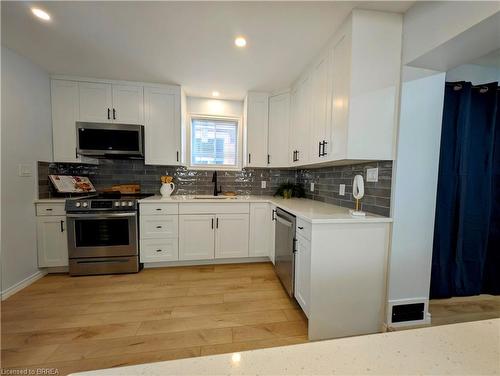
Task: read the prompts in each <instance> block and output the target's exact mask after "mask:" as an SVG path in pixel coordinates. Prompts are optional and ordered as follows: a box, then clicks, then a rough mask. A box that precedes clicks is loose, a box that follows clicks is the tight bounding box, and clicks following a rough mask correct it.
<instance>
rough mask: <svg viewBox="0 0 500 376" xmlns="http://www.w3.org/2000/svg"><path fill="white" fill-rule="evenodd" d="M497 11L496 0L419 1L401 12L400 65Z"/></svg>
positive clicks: (499, 7) (498, 7) (497, 4)
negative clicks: (401, 51) (401, 39)
mask: <svg viewBox="0 0 500 376" xmlns="http://www.w3.org/2000/svg"><path fill="white" fill-rule="evenodd" d="M498 11H500V3H499V2H497V1H489V2H488V1H463V2H457V1H448V2H447V1H435V2H430V1H422V2H416V4H415V5H414V6H412V7H411V8H410V9H408V11H407V12H406V13H405V15H404V23H403V64H408V63H410V62H411V61H413V60H415V59H417V58H418V57H420V56H422V55H424V54H426V53H427V52H429V51H431V50H433V49H434V48H436V47H438V46H440V45H442V44H444V43H445V42H447V41H449V40H450V39H452V38H455V37H456V36H457V35H459V34H461V33H463V32H464V31H466V30H468V29H470V28H471V27H472V26H474V25H476V24H478V23H480V22H481V21H483V20H485V19H487V18H488V17H490V16H492V15H494V14H495V13H497V12H498Z"/></svg>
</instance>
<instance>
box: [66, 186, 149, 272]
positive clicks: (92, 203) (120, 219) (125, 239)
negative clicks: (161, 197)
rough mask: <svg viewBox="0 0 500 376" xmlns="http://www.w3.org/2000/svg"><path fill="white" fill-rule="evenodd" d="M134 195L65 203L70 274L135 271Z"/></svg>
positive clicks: (85, 199) (135, 215) (136, 233)
mask: <svg viewBox="0 0 500 376" xmlns="http://www.w3.org/2000/svg"><path fill="white" fill-rule="evenodd" d="M138 198H140V197H138V196H120V195H119V194H118V195H112V196H110V195H108V194H104V195H96V196H91V197H85V198H79V199H68V200H66V218H67V224H68V252H69V273H70V274H71V275H92V274H114V273H136V272H138V271H139V247H138V214H137V199H138Z"/></svg>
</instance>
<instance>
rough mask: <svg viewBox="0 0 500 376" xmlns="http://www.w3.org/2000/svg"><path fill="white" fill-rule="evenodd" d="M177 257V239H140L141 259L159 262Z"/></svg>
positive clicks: (173, 259) (174, 259)
mask: <svg viewBox="0 0 500 376" xmlns="http://www.w3.org/2000/svg"><path fill="white" fill-rule="evenodd" d="M178 259H179V244H178V239H177V238H175V239H142V240H141V261H142V262H159V261H176V260H178Z"/></svg>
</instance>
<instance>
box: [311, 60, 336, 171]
mask: <svg viewBox="0 0 500 376" xmlns="http://www.w3.org/2000/svg"><path fill="white" fill-rule="evenodd" d="M329 56H330V54H327V55H325V56H324V58H323V59H321V60H320V61H319V63H318V64H317V65H316V66H315V67H314V69H313V72H312V89H311V92H312V96H311V98H312V101H311V110H312V111H311V112H312V114H311V116H312V123H311V139H310V140H311V142H310V144H309V145H310V146H309V147H310V149H309V155H310V159H309V161H310V162H313V163H315V162H321V161H322V159H324V157H325V156H324V153H323V143H324V142H328V140H327V139H326V128H327V124H328V123H329V121H330V119H329V118H330V111H329V101H330V97H331V95H330V90H329V87H330V85H329V82H330V80H329V76H330V74H329V73H330V72H329V71H330V69H329V68H330V67H329V62H330V59H329ZM326 146H328V144H326Z"/></svg>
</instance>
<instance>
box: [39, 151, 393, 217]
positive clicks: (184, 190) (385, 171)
mask: <svg viewBox="0 0 500 376" xmlns="http://www.w3.org/2000/svg"><path fill="white" fill-rule="evenodd" d="M372 167H378V169H379V176H378V180H379V181H378V182H377V183H368V182H366V169H368V168H372ZM212 173H213V171H205V170H201V171H200V170H188V169H187V168H185V167H179V166H152V165H145V164H144V161H143V160H120V159H102V160H100V161H99V164H98V165H89V164H78V163H55V162H53V163H52V162H51V163H49V162H38V190H39V197H40V198H49V197H57V196H58V194H57V193H56V192H55V191H54V189H53V187H52V185H51V184H50V182H49V179H48V175H50V174H60V175H82V176H88V177H89V178H90V179H91V181H92V182H93V183H94V185H95V187H96V189H97V190H103V189H104V188H109V187H111V186H112V185H115V184H129V183H137V184H140V185H141V191H142V192H143V193H151V194H159V190H160V176H162V175H171V176H173V177H174V183H175V184H176V190H175V192H174V193H175V194H212V192H213V183H212ZM357 174H361V175H363V177H364V178H365V196H364V198H363V200H362V208H363V210H365V211H368V212H371V213H375V214H380V215H384V216H389V214H390V198H391V178H392V162H391V161H376V162H369V163H361V164H353V165H346V166H330V167H321V168H303V169H298V170H288V169H254V168H248V169H243V170H241V171H219V172H218V182H219V184H220V185H222V190H223V191H234V192H236V193H237V194H240V195H273V194H274V193H275V192H276V190H277V188H278V187H279V185H280V184H282V183H286V182H292V183H297V184H302V185H303V186H304V189H305V192H306V197H307V198H310V199H313V200H317V201H322V202H326V203H329V204H334V205H340V206H344V207H349V208H353V207H354V199H353V197H352V180H353V178H354V176H355V175H357ZM261 181H266V183H267V187H266V188H264V189H262V188H261ZM311 182H314V183H315V189H314V192H310V189H309V187H310V183H311ZM339 184H345V185H346V187H345V195H344V196H340V195H339Z"/></svg>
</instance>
